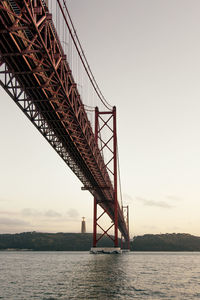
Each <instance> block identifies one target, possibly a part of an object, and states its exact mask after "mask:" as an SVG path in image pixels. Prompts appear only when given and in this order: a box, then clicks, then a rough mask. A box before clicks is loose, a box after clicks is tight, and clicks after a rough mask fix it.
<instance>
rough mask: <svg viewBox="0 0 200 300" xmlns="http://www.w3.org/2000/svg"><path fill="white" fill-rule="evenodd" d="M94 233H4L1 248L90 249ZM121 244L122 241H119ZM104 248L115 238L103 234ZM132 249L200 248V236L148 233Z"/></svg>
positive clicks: (133, 244) (39, 249)
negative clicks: (111, 238)
mask: <svg viewBox="0 0 200 300" xmlns="http://www.w3.org/2000/svg"><path fill="white" fill-rule="evenodd" d="M91 245H92V234H91V233H85V234H81V233H40V232H24V233H19V234H0V250H5V249H17V250H21V249H29V250H34V251H89V250H90V248H91ZM119 245H120V243H119ZM98 246H100V247H112V246H113V244H112V241H111V240H110V239H108V238H107V237H103V238H102V240H101V242H100V243H99V244H98ZM130 246H131V250H132V251H200V237H196V236H192V235H190V234H180V233H179V234H155V235H153V234H145V235H143V236H137V237H135V238H134V240H133V241H131V243H130Z"/></svg>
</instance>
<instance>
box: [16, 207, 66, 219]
mask: <svg viewBox="0 0 200 300" xmlns="http://www.w3.org/2000/svg"><path fill="white" fill-rule="evenodd" d="M22 215H23V216H24V217H49V218H55V217H61V216H62V215H61V214H60V213H58V212H56V211H54V210H51V209H50V210H47V211H43V212H42V211H38V210H37V209H32V208H25V209H23V210H22Z"/></svg>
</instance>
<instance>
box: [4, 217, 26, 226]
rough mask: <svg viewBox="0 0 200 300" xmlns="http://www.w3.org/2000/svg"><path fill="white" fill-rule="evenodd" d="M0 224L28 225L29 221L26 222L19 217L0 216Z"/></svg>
mask: <svg viewBox="0 0 200 300" xmlns="http://www.w3.org/2000/svg"><path fill="white" fill-rule="evenodd" d="M0 224H1V225H7V226H19V225H22V226H24V225H26V226H27V225H30V223H29V222H26V221H24V220H20V219H10V218H0Z"/></svg>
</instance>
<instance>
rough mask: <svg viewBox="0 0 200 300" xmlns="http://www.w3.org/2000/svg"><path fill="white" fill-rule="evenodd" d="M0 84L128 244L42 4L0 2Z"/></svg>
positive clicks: (104, 170)
mask: <svg viewBox="0 0 200 300" xmlns="http://www.w3.org/2000/svg"><path fill="white" fill-rule="evenodd" d="M0 84H1V86H2V87H3V88H4V89H5V91H6V92H7V93H8V94H9V96H10V97H11V98H12V99H13V100H14V102H15V103H16V104H17V105H18V106H19V108H20V109H21V110H22V111H23V112H24V114H25V115H26V116H27V117H28V118H29V120H30V121H31V122H32V123H33V124H34V126H35V127H36V128H37V129H38V130H39V131H40V132H41V134H42V135H43V136H44V137H45V138H46V140H47V141H48V142H49V143H50V145H51V146H52V147H53V148H54V149H55V151H56V152H57V153H58V154H59V155H60V156H61V157H62V159H63V160H64V161H65V162H66V164H67V165H68V166H69V167H70V168H71V169H72V171H73V172H74V173H75V174H76V176H77V177H78V178H79V179H80V181H81V182H82V183H83V185H84V189H88V190H89V191H90V193H91V194H92V195H93V196H94V197H95V199H96V203H97V204H98V205H100V206H101V207H102V209H103V210H104V211H105V212H106V213H107V214H108V215H109V216H110V217H111V219H112V220H113V221H114V222H115V228H119V230H120V231H121V233H122V235H123V236H124V237H125V239H126V240H128V230H127V225H126V223H125V220H124V216H123V212H122V210H121V208H120V207H119V205H118V203H117V202H116V199H117V191H116V190H114V187H113V184H112V182H111V180H110V176H109V173H108V170H109V169H108V167H107V166H106V164H105V162H104V159H103V157H102V155H101V151H100V149H99V147H98V144H97V143H96V141H95V136H94V133H93V131H92V128H91V125H90V122H89V121H88V117H87V114H86V112H85V109H84V105H83V103H82V101H81V98H80V95H79V92H78V89H77V86H76V83H75V81H74V78H73V75H72V72H71V70H70V67H69V64H68V62H67V57H66V55H65V54H64V52H63V49H62V46H61V43H60V41H59V37H58V35H57V32H56V28H55V27H54V24H53V21H52V15H51V14H50V13H49V11H48V8H47V7H46V5H45V2H44V1H43V0H4V1H0ZM107 113H109V112H104V114H107ZM115 143H116V141H115ZM115 146H116V145H115ZM114 186H115V185H114ZM114 204H115V205H114ZM117 206H118V208H117V212H116V209H115V208H116V207H117ZM117 220H118V225H117V223H116V222H117ZM116 230H117V229H115V231H116ZM105 234H107V233H105ZM115 235H116V232H115Z"/></svg>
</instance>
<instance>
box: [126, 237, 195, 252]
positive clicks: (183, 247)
mask: <svg viewBox="0 0 200 300" xmlns="http://www.w3.org/2000/svg"><path fill="white" fill-rule="evenodd" d="M131 250H132V251H200V237H197V236H193V235H190V234H184V233H177V234H176V233H173V234H145V235H143V236H137V237H135V238H134V240H133V242H132V243H131Z"/></svg>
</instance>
